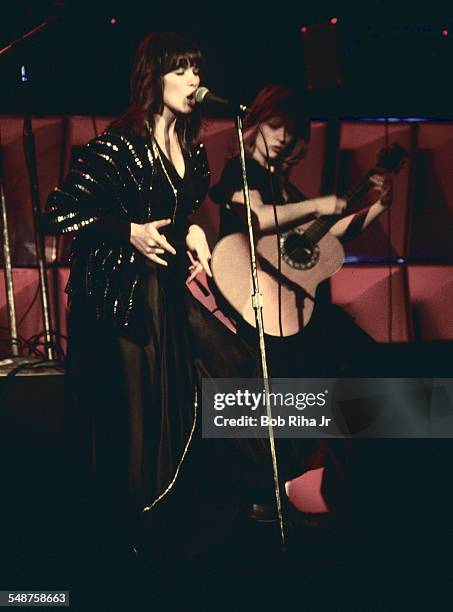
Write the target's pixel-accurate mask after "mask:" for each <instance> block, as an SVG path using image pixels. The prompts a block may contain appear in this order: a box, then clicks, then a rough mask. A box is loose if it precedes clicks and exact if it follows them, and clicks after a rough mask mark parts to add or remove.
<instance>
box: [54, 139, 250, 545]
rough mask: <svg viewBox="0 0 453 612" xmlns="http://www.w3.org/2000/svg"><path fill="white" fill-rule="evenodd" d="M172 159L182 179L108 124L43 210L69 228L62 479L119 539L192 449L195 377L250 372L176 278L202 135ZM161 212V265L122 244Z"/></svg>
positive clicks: (197, 198)
mask: <svg viewBox="0 0 453 612" xmlns="http://www.w3.org/2000/svg"><path fill="white" fill-rule="evenodd" d="M184 157H185V174H184V177H182V178H181V177H180V176H179V175H178V173H177V172H176V170H175V168H174V167H173V165H172V164H171V162H170V161H169V160H168V159H167V158H166V157H165V154H164V153H163V152H162V151H160V150H159V148H158V145H157V143H154V144H153V143H150V142H145V141H144V140H142V139H141V138H139V137H137V136H133V135H131V134H127V135H125V134H119V133H113V132H107V133H106V134H104V135H102V136H100V137H99V138H98V139H96V140H95V141H92V142H91V143H89V144H88V145H87V147H86V148H85V149H84V151H83V153H82V155H81V157H80V158H79V160H78V161H77V162H76V165H75V167H74V168H73V169H72V170H71V172H70V173H69V175H68V176H67V177H66V179H65V181H64V182H63V184H62V186H61V187H60V188H58V189H57V190H56V191H54V192H53V193H52V195H51V196H50V198H49V207H50V212H49V213H48V215H47V217H46V219H45V222H46V227H47V228H49V229H51V230H52V231H53V232H54V233H57V232H69V231H71V230H72V231H76V232H77V240H76V241H75V243H74V247H73V253H74V259H73V266H72V270H71V277H70V286H69V293H70V298H71V312H70V328H69V329H70V334H69V344H68V360H67V387H66V396H67V397H66V406H65V431H66V437H67V446H68V450H69V452H70V453H71V455H72V460H71V464H72V469H73V472H74V474H73V479H72V481H73V482H75V483H77V484H76V485H75V486H76V487H77V489H78V491H79V492H80V493H79V494H80V495H81V497H84V496H86V497H87V498H88V499H90V498H91V496H92V494H94V496H95V498H96V499H97V502H98V503H97V508H98V509H99V511H100V513H101V522H102V524H103V525H104V526H105V527H106V529H107V531H108V532H109V533H112V532H115V534H116V535H119V533H120V532H121V533H122V534H123V535H124V537H125V538H126V540H127V541H129V542H132V541H134V540H135V538H134V536H133V534H132V532H131V530H133V529H134V528H135V525H136V524H137V519H138V517H139V516H140V514H141V512H142V510H143V509H144V508H148V509H150V508H151V507H154V506H155V505H156V504H157V501H160V500H162V499H164V498H166V497H167V495H166V494H167V493H168V492H170V491H173V485H174V484H175V482H176V480H178V483H179V478H177V476H178V474H179V473H180V471H184V469H185V464H186V463H187V461H189V463H190V462H191V461H192V462H193V461H195V462H196V461H198V460H199V459H198V458H197V455H196V451H194V450H193V444H192V441H195V440H197V445H198V446H199V447H200V446H201V443H200V441H199V437H200V434H199V431H198V428H199V419H198V418H197V413H198V412H199V410H200V408H199V406H198V404H200V400H201V398H200V388H201V378H202V377H203V376H204V377H209V376H212V377H214V376H219V377H220V376H222V377H241V376H243V375H245V376H251V375H256V371H255V364H256V358H255V355H254V353H253V351H252V350H251V349H250V348H249V347H247V346H246V345H245V343H244V342H243V341H242V340H241V339H240V338H238V337H237V336H235V335H234V334H232V333H231V332H230V331H229V330H227V329H226V328H225V327H224V326H223V325H222V324H221V323H220V322H219V321H218V320H217V319H216V318H215V317H214V316H213V315H211V313H209V312H208V311H207V310H206V309H205V308H204V307H203V306H201V304H199V303H198V302H197V301H196V300H195V299H194V298H193V297H192V294H191V293H190V291H189V290H188V289H187V287H186V285H185V280H186V278H187V275H188V272H187V268H188V259H187V257H186V245H185V237H186V233H187V228H188V225H189V221H188V216H189V215H190V213H191V212H192V211H193V209H194V208H195V207H196V206H197V205H198V204H199V203H200V202H201V199H202V198H203V197H204V195H205V193H206V187H207V181H208V179H209V169H208V165H207V160H206V154H205V151H204V148H203V146H202V145H200V146H199V147H198V148H197V149H196V150H195V151H193V152H192V153H191V154H189V155H185V156H184ZM175 190H176V194H175ZM163 218H170V219H172V224H171V226H167V227H168V231H167V232H166V235H167V237H168V239H169V241H170V243H171V244H173V246H174V247H175V249H176V251H177V254H176V255H168V256H166V259H167V262H168V267H163V266H160V265H158V264H156V263H154V262H152V261H150V260H148V259H147V258H145V257H144V256H143V255H141V254H140V253H139V252H138V251H137V250H136V249H135V248H134V247H133V246H132V245H131V244H129V243H128V242H127V240H128V235H127V232H126V226H129V224H130V222H131V221H133V222H138V223H145V222H147V221H150V220H157V219H163ZM112 228H117V229H118V228H120V231H118V232H117V231H116V230H114V229H113V230H112ZM219 346H222V351H219V350H218V347H219ZM199 451H200V449H198V452H199ZM194 453H195V456H194ZM211 460H212V462H213V465H215V458H214V457H212V458H211ZM183 464H184V465H183ZM229 467H230V466H229ZM175 489H178V487H175ZM191 501H192V500H191ZM193 503H195V501H194V500H193ZM159 505H160V504H159ZM106 537H107V538H108V537H109V536H106ZM115 537H116V536H115Z"/></svg>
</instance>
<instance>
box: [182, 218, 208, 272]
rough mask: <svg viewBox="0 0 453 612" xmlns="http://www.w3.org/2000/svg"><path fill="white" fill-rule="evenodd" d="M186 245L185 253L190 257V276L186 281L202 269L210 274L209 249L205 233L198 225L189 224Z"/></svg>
mask: <svg viewBox="0 0 453 612" xmlns="http://www.w3.org/2000/svg"><path fill="white" fill-rule="evenodd" d="M186 245H187V248H188V249H189V250H188V251H187V255H188V257H189V259H190V266H189V272H190V276H189V278H188V279H187V282H188V283H190V281H192V280H193V279H194V278H195V277H196V276H197V274H198V273H199V272H201V271H202V270H204V271H205V272H206V274H207V275H208V276H212V272H211V269H210V267H209V260H210V259H211V251H210V250H209V246H208V241H207V240H206V234H205V233H204V231H203V230H202V229H201V227H200V226H199V225H191V226H190V227H189V231H188V232H187V236H186Z"/></svg>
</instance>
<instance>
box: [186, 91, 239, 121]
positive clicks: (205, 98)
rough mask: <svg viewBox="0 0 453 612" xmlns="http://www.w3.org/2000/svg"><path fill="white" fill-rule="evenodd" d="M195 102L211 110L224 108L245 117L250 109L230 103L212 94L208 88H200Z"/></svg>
mask: <svg viewBox="0 0 453 612" xmlns="http://www.w3.org/2000/svg"><path fill="white" fill-rule="evenodd" d="M195 102H197V104H203V105H204V106H208V107H211V108H214V109H215V108H222V109H226V110H231V111H233V112H234V113H235V114H236V115H245V113H248V112H249V111H250V109H249V108H248V107H247V106H245V105H244V104H237V103H234V102H230V101H229V100H226V99H225V98H219V96H216V95H215V94H213V93H211V92H210V91H209V89H208V88H207V87H199V88H198V89H197V91H196V92H195Z"/></svg>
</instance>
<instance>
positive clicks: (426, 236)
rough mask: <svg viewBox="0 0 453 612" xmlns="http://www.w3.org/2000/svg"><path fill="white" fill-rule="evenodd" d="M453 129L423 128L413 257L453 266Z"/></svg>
mask: <svg viewBox="0 0 453 612" xmlns="http://www.w3.org/2000/svg"><path fill="white" fill-rule="evenodd" d="M452 158H453V125H451V124H446V123H425V124H421V125H420V126H419V132H418V147H417V156H416V183H415V201H414V211H413V218H412V240H411V251H410V255H411V257H412V258H416V259H418V260H420V261H425V262H428V261H432V262H436V261H445V262H453V241H452V239H451V237H452V235H453V175H452V170H451V160H452Z"/></svg>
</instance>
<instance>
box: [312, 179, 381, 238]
mask: <svg viewBox="0 0 453 612" xmlns="http://www.w3.org/2000/svg"><path fill="white" fill-rule="evenodd" d="M376 170H377V169H376V168H372V170H370V171H369V172H368V173H367V174H366V175H365V176H364V177H363V178H362V179H361V180H360V182H359V183H357V185H354V187H353V188H352V189H350V190H349V191H347V192H346V193H345V194H344V195H343V196H342V197H343V199H345V200H346V209H348V208H349V207H350V206H352V205H353V204H355V203H356V202H358V201H359V200H360V199H361V198H363V196H364V195H365V194H366V193H367V192H368V191H369V190H370V189H371V187H372V186H373V183H372V182H371V181H370V176H371V175H372V174H374V173H375V172H376ZM337 221H338V217H337V216H334V215H329V216H328V217H320V218H319V219H317V220H316V221H315V222H314V223H312V224H311V225H310V227H309V228H308V229H307V230H306V232H305V234H306V236H307V237H308V238H309V239H310V240H311V241H312V242H313V243H314V244H316V243H317V242H318V241H319V240H321V238H322V237H323V236H325V235H326V234H327V232H328V231H329V230H330V228H331V227H333V226H334V225H335V223H336V222H337Z"/></svg>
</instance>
